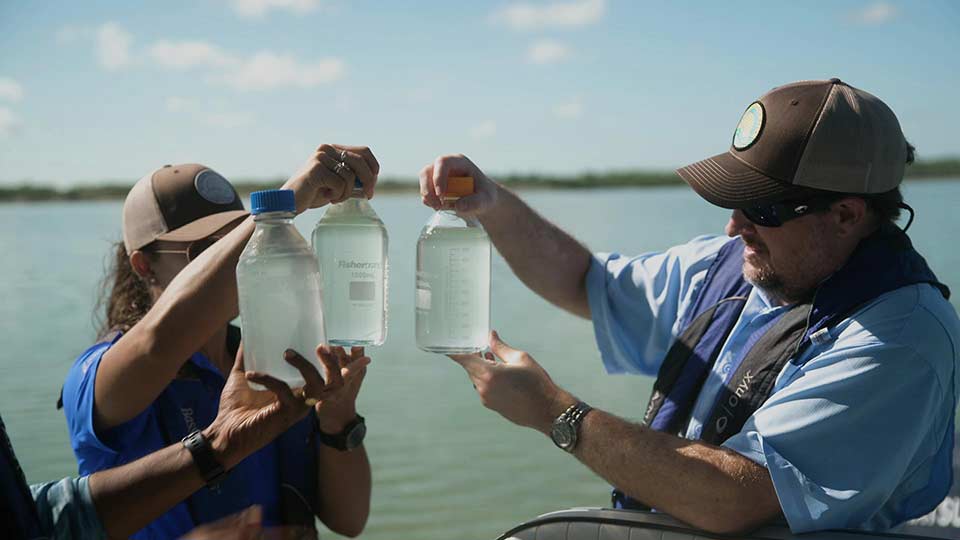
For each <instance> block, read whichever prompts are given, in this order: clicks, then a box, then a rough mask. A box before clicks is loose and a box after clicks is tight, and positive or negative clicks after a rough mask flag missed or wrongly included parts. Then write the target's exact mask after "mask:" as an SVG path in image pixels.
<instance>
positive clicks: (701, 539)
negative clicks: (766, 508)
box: [499, 508, 929, 540]
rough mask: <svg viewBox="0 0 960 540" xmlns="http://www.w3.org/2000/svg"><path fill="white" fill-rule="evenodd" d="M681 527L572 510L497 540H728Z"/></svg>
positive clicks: (888, 539) (753, 538)
mask: <svg viewBox="0 0 960 540" xmlns="http://www.w3.org/2000/svg"><path fill="white" fill-rule="evenodd" d="M730 538H732V537H730V536H721V535H713V534H709V533H706V532H703V531H699V530H697V529H694V528H692V527H689V526H688V525H685V524H683V523H681V522H679V521H677V520H675V519H673V518H671V517H669V516H667V515H665V514H657V513H652V512H637V511H631V510H609V509H599V508H572V509H570V510H562V511H560V512H551V513H549V514H544V515H542V516H540V517H538V518H536V519H534V520H531V521H528V522H527V523H524V524H522V525H519V526H517V527H515V528H513V529H512V530H510V531H508V532H506V533H504V534H503V535H502V536H500V538H499V540H729V539H730ZM736 538H742V539H744V540H794V539H796V540H874V539H877V540H881V539H882V540H925V539H927V538H929V537H924V536H912V535H904V534H881V533H868V532H862V531H826V532H817V533H808V534H804V535H802V536H797V535H793V534H791V533H790V530H789V529H788V528H787V527H786V526H769V527H764V528H762V529H760V530H757V531H755V532H753V533H751V534H750V535H749V536H737V537H736Z"/></svg>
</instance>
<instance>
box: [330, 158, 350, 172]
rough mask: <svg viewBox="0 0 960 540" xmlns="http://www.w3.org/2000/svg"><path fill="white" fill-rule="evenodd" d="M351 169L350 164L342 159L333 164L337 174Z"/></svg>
mask: <svg viewBox="0 0 960 540" xmlns="http://www.w3.org/2000/svg"><path fill="white" fill-rule="evenodd" d="M349 170H350V166H349V165H347V164H346V163H344V162H342V161H341V162H339V163H337V164H336V165H334V166H333V172H335V173H337V174H343V172H344V171H349Z"/></svg>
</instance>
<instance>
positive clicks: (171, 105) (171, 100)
mask: <svg viewBox="0 0 960 540" xmlns="http://www.w3.org/2000/svg"><path fill="white" fill-rule="evenodd" d="M164 106H165V107H166V109H167V112H172V113H176V112H183V111H186V110H188V109H193V107H194V103H193V101H192V100H189V99H187V98H182V97H178V96H170V97H168V98H167V99H166V100H165V101H164Z"/></svg>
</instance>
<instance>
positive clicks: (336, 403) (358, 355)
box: [314, 347, 370, 435]
mask: <svg viewBox="0 0 960 540" xmlns="http://www.w3.org/2000/svg"><path fill="white" fill-rule="evenodd" d="M329 354H331V355H332V356H334V357H335V358H336V360H337V363H338V365H339V366H340V370H339V374H340V377H341V379H342V380H343V388H341V389H340V390H339V391H337V392H336V393H335V394H333V395H331V396H330V397H329V398H327V399H324V400H323V401H319V402H317V404H316V405H314V411H315V412H316V415H317V423H318V425H319V426H320V431H322V432H324V433H326V434H328V435H336V434H337V433H340V432H342V431H343V428H345V427H346V426H347V424H349V423H350V422H352V421H353V420H354V419H355V418H356V417H357V394H358V393H359V392H360V385H361V384H363V377H364V376H365V375H366V373H367V365H368V364H369V363H370V358H369V357H368V356H365V355H364V351H363V347H352V348H351V349H350V354H347V353H346V351H344V350H343V347H333V348H331V349H330V350H329Z"/></svg>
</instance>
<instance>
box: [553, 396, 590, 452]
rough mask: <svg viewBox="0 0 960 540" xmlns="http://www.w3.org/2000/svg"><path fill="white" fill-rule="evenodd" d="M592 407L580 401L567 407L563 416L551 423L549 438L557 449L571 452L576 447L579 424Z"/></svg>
mask: <svg viewBox="0 0 960 540" xmlns="http://www.w3.org/2000/svg"><path fill="white" fill-rule="evenodd" d="M592 410H593V407H591V406H589V405H587V404H586V403H584V402H582V401H578V402H577V403H574V404H573V405H571V406H569V407H567V410H565V411H563V414H561V415H560V416H558V417H557V419H556V420H554V421H553V427H552V428H551V429H550V438H551V439H553V444H555V445H557V448H560V449H561V450H565V451H567V452H573V449H574V448H576V446H577V439H578V437H579V434H580V423H581V422H583V417H584V416H586V415H587V413H588V412H590V411H592Z"/></svg>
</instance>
